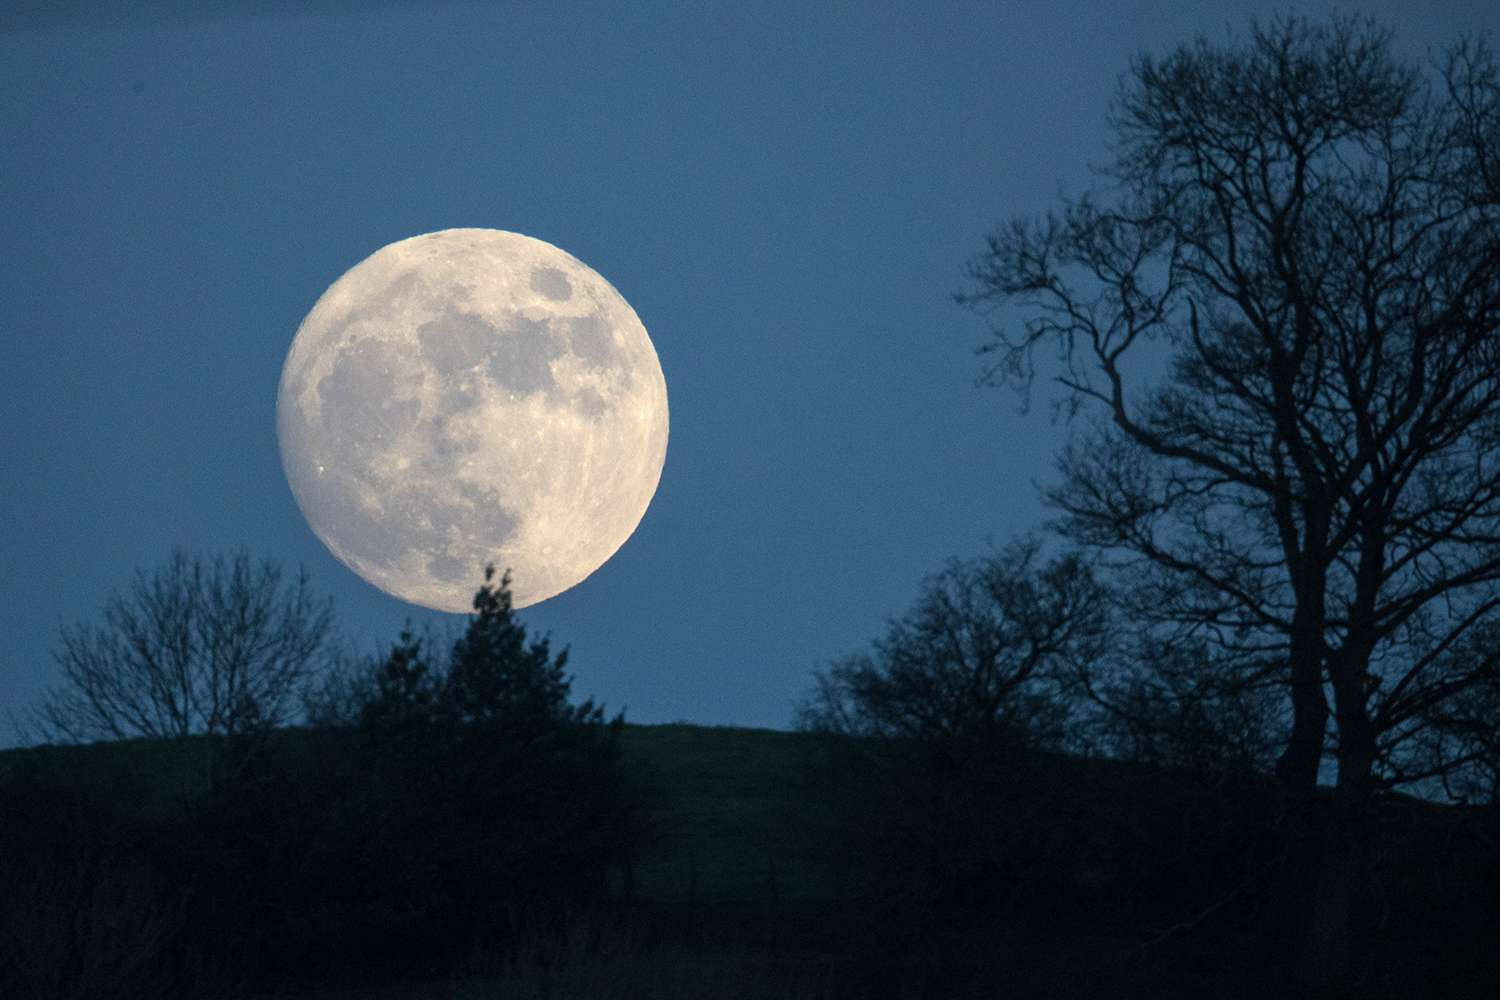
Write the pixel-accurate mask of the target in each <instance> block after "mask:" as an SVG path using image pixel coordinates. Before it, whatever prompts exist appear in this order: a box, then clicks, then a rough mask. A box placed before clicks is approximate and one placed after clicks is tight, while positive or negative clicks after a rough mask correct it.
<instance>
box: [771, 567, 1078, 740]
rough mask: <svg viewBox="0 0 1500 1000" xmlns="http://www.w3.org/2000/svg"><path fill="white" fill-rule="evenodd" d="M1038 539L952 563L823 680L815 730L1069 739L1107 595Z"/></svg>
mask: <svg viewBox="0 0 1500 1000" xmlns="http://www.w3.org/2000/svg"><path fill="white" fill-rule="evenodd" d="M1039 561H1040V549H1039V546H1038V544H1037V543H1036V541H1034V540H1027V541H1021V542H1014V543H1012V544H1011V545H1009V546H1007V547H1006V548H1005V549H1003V550H1002V551H1000V552H998V553H996V554H994V555H992V556H989V557H986V558H980V559H974V560H968V561H960V560H955V561H953V562H951V563H949V564H948V566H947V567H945V568H944V569H943V570H942V571H941V572H939V573H936V574H934V575H932V576H930V577H928V578H927V580H926V581H925V583H924V585H923V588H922V592H921V595H920V596H919V597H918V599H917V601H916V603H915V604H914V605H913V606H912V609H911V610H910V611H909V612H908V613H907V614H906V615H905V616H904V617H902V618H899V619H895V620H893V621H891V622H890V625H889V627H888V628H887V630H886V634H885V636H884V637H883V638H881V639H878V640H876V642H875V643H874V645H873V649H872V650H871V651H869V652H865V653H858V654H854V655H852V656H850V657H848V658H846V659H844V660H843V661H841V662H839V663H836V664H834V665H833V666H832V667H830V668H829V669H828V670H827V671H826V672H821V673H819V674H817V675H816V678H815V687H814V691H813V693H812V695H811V697H810V698H809V699H808V700H807V702H806V703H805V704H804V705H803V706H802V708H801V711H800V724H801V726H802V727H803V728H804V729H809V730H823V731H832V732H837V733H843V734H847V735H854V736H879V737H896V738H901V739H914V740H920V741H927V742H939V743H944V744H947V745H950V746H959V747H961V746H969V747H986V746H995V745H999V744H1004V743H1016V742H1021V743H1028V742H1043V743H1049V744H1053V745H1056V744H1059V743H1061V742H1063V741H1064V739H1065V738H1066V733H1065V731H1064V727H1063V725H1062V714H1063V712H1064V708H1063V706H1064V703H1065V699H1064V698H1063V697H1062V695H1061V687H1062V686H1063V685H1064V684H1065V683H1066V680H1067V678H1068V677H1069V676H1070V675H1071V673H1072V671H1073V669H1074V666H1073V665H1074V664H1076V662H1077V661H1078V660H1080V659H1084V658H1086V657H1087V656H1088V655H1090V653H1089V651H1090V650H1092V649H1093V647H1094V644H1095V643H1096V642H1097V640H1098V638H1099V636H1098V629H1099V626H1100V624H1101V621H1102V618H1101V613H1102V611H1103V594H1102V591H1100V589H1099V588H1098V587H1097V586H1096V585H1095V583H1094V581H1093V577H1092V576H1091V574H1090V572H1089V569H1088V567H1087V566H1086V565H1085V564H1084V563H1083V561H1082V560H1081V559H1079V558H1078V557H1077V555H1066V556H1063V557H1061V558H1059V559H1057V560H1055V561H1053V562H1051V563H1048V564H1046V565H1038V563H1039Z"/></svg>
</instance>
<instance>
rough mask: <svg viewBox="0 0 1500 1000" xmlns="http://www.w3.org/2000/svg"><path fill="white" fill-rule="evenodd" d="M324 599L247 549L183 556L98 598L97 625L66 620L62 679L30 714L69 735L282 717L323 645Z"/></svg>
mask: <svg viewBox="0 0 1500 1000" xmlns="http://www.w3.org/2000/svg"><path fill="white" fill-rule="evenodd" d="M331 625H332V608H331V604H330V603H329V602H328V601H327V600H326V599H323V598H319V597H317V596H316V595H315V594H314V593H313V591H312V589H311V587H310V585H309V581H308V578H307V575H306V573H304V572H301V571H299V572H298V573H297V574H296V576H294V577H290V578H288V577H287V576H286V575H285V574H284V572H283V570H282V569H281V567H280V566H279V565H277V564H276V563H274V562H272V561H269V560H266V561H262V562H259V563H257V562H255V561H253V560H252V559H251V558H250V556H249V555H248V554H247V553H245V552H239V553H236V554H234V555H231V556H228V557H224V556H219V557H215V558H213V559H199V558H194V557H191V556H189V555H188V554H186V553H184V552H181V551H179V552H177V553H174V554H173V556H172V557H171V559H170V560H169V561H168V562H167V563H166V564H165V565H164V566H163V567H161V568H160V569H159V570H158V571H156V572H155V573H153V574H150V575H148V574H146V573H143V572H138V573H137V574H136V578H135V581H134V583H133V585H132V586H131V588H130V589H129V591H128V592H123V593H122V592H118V591H117V592H114V593H112V594H111V595H110V596H109V598H108V599H107V600H106V602H105V605H104V611H103V622H102V624H97V625H88V624H76V625H71V626H64V627H63V628H62V631H61V636H60V642H59V645H58V649H57V652H56V657H57V661H58V665H59V666H60V667H61V669H62V677H63V683H62V684H61V685H60V686H59V687H58V688H57V689H55V690H54V691H53V692H52V693H51V694H50V695H49V696H48V697H47V698H46V699H45V700H44V701H43V702H42V703H41V705H40V706H39V707H38V709H37V711H36V713H35V715H34V718H33V722H34V724H35V726H36V727H37V728H38V729H39V730H40V735H42V736H43V737H46V738H50V739H54V740H62V741H70V742H79V741H88V740H94V739H125V738H130V737H142V736H144V737H154V738H180V737H184V736H188V735H190V734H198V733H206V734H229V735H234V734H239V733H245V732H249V731H252V730H257V729H263V728H267V727H271V726H275V725H278V724H281V723H284V722H286V721H288V720H289V712H290V711H291V710H292V709H293V707H294V705H295V696H296V694H297V692H298V690H299V688H300V686H301V685H302V683H303V682H304V681H305V680H307V679H308V678H310V677H311V676H312V675H313V674H314V673H315V672H316V671H318V670H319V669H321V668H322V667H323V666H324V664H325V662H326V658H327V656H328V655H329V653H330V648H329V633H330V628H331Z"/></svg>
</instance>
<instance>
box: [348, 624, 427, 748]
mask: <svg viewBox="0 0 1500 1000" xmlns="http://www.w3.org/2000/svg"><path fill="white" fill-rule="evenodd" d="M374 680H375V690H374V692H373V696H372V697H371V698H370V700H369V701H367V702H365V704H364V705H363V706H361V708H360V713H359V715H360V723H361V724H362V725H364V726H388V725H403V724H409V723H414V722H425V721H429V720H431V719H432V717H433V713H434V711H435V709H436V707H437V704H436V702H437V683H436V681H435V679H434V677H433V674H432V671H431V665H430V664H429V663H428V660H427V657H426V655H425V653H424V651H423V649H422V640H421V639H418V638H417V637H416V636H414V635H413V634H412V631H411V623H410V622H408V623H407V625H406V627H405V628H404V629H402V630H401V637H400V638H399V639H398V640H397V641H396V644H395V645H394V646H392V647H391V652H390V655H389V656H387V657H386V659H385V662H383V663H382V664H381V665H380V666H379V667H378V668H377V669H376V671H375V678H374Z"/></svg>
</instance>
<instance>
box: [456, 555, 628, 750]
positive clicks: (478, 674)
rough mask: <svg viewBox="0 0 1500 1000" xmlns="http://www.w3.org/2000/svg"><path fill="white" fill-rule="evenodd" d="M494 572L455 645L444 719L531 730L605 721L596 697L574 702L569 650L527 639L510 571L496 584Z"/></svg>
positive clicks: (488, 576) (489, 574)
mask: <svg viewBox="0 0 1500 1000" xmlns="http://www.w3.org/2000/svg"><path fill="white" fill-rule="evenodd" d="M494 575H495V567H494V566H486V567H485V570H484V584H483V585H482V586H480V588H479V591H478V592H477V593H476V594H475V595H474V615H473V617H471V618H470V619H469V627H468V629H467V630H466V631H465V632H464V634H463V636H462V637H460V638H459V640H458V642H456V643H454V646H453V661H452V663H451V665H450V666H449V668H448V676H447V678H446V679H445V681H444V684H443V691H442V702H441V708H442V713H443V715H444V717H445V718H446V719H447V720H449V721H452V722H459V723H501V724H505V725H507V726H512V727H520V728H525V729H531V728H537V727H540V728H549V727H551V726H554V725H556V724H559V723H597V722H600V721H602V719H603V715H604V712H603V709H601V708H599V707H598V706H596V705H595V704H594V703H593V701H592V699H590V700H587V701H585V702H583V703H582V704H581V705H570V704H568V694H569V691H570V689H571V687H572V679H571V678H570V677H568V676H567V675H566V674H565V673H564V672H563V668H564V667H565V666H566V665H567V662H568V650H567V649H566V648H564V649H563V650H562V651H561V652H559V653H558V654H557V655H556V656H553V655H552V647H551V642H550V640H549V639H548V638H547V637H546V636H544V637H542V638H541V639H537V640H535V641H533V642H531V643H529V644H528V643H527V641H526V626H524V625H522V624H521V623H520V622H519V621H517V620H516V617H515V613H514V611H513V610H512V608H511V595H510V572H509V571H508V570H507V571H506V573H505V574H504V575H503V576H501V578H500V582H499V584H498V586H497V585H495V584H493V583H492V582H491V581H492V580H493V579H494Z"/></svg>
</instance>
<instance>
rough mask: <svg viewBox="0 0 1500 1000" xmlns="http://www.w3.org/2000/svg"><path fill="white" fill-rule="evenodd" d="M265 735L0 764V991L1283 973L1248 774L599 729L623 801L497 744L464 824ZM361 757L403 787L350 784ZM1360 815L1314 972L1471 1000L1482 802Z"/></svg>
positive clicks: (690, 984)
mask: <svg viewBox="0 0 1500 1000" xmlns="http://www.w3.org/2000/svg"><path fill="white" fill-rule="evenodd" d="M278 739H280V740H281V741H282V743H283V747H282V749H281V750H280V751H278V753H279V755H280V757H279V759H280V760H281V761H282V766H281V767H280V768H279V769H277V768H272V769H270V770H268V771H265V772H264V773H259V772H257V771H256V768H257V767H259V765H253V766H251V765H245V766H243V767H242V768H241V769H240V770H238V771H235V772H233V773H235V774H236V775H238V776H239V780H240V781H241V784H238V785H235V786H234V787H235V789H236V791H235V792H234V793H233V794H232V795H230V796H229V797H228V799H226V800H225V802H224V803H220V804H218V805H214V806H213V807H212V808H210V806H208V805H206V804H205V803H206V802H207V800H206V799H205V798H204V795H205V794H206V793H205V792H203V791H202V789H205V788H209V787H211V786H213V785H214V783H215V781H216V780H219V781H220V783H221V784H222V781H221V780H220V779H216V778H214V775H215V774H218V775H220V777H222V774H223V773H224V772H222V771H219V772H214V771H213V769H212V767H211V766H210V764H211V763H213V760H217V758H213V760H209V759H208V758H205V757H204V755H203V754H202V753H199V754H197V755H196V756H195V755H194V754H191V753H185V752H184V750H183V748H182V747H172V746H168V745H163V744H150V743H130V744H117V745H111V746H103V745H96V746H94V747H87V748H78V749H70V750H64V749H50V750H46V751H26V752H18V753H9V754H4V755H0V783H3V784H0V790H3V793H4V798H0V810H3V811H0V836H4V837H5V838H7V839H6V842H5V846H6V848H7V850H6V851H5V853H4V854H3V855H0V933H3V935H4V936H3V937H0V947H3V949H4V950H3V951H0V970H3V974H4V976H5V977H6V982H5V984H4V985H5V987H6V989H5V990H3V991H0V994H3V995H4V996H6V997H7V998H12V997H14V998H17V1000H73V998H77V1000H85V998H88V1000H108V998H110V997H114V998H118V1000H128V998H131V997H136V996H140V997H163V998H166V997H173V996H181V997H193V998H204V1000H211V998H216V997H222V998H226V1000H227V998H234V997H270V996H295V997H302V998H307V1000H311V998H328V1000H332V998H341V1000H356V998H359V1000H377V998H379V1000H408V998H411V1000H416V998H428V997H432V998H438V997H448V998H455V1000H457V998H463V1000H468V998H474V1000H478V998H538V1000H541V998H551V1000H571V998H588V1000H610V998H622V1000H623V998H637V997H659V998H664V1000H675V998H690V997H691V998H697V997H714V998H725V1000H741V998H743V1000H751V998H763V997H764V998H772V997H775V998H778V1000H781V998H787V1000H794V998H802V997H806V998H819V1000H822V998H827V1000H844V998H872V1000H873V998H885V997H890V998H927V997H931V998H944V1000H946V998H955V997H1016V998H1020V997H1100V996H1115V997H1136V996H1139V997H1160V998H1171V997H1183V998H1187V997H1193V998H1198V997H1202V996H1206V995H1212V996H1218V997H1231V998H1232V997H1246V998H1251V997H1256V998H1258V997H1268V998H1269V997H1278V998H1279V997H1289V996H1298V995H1312V994H1313V993H1314V992H1316V991H1310V990H1308V989H1307V988H1305V987H1300V986H1298V984H1297V983H1296V981H1295V980H1294V978H1293V977H1292V974H1291V968H1292V962H1291V958H1290V944H1289V941H1290V938H1291V936H1292V935H1291V934H1290V932H1289V931H1288V929H1287V928H1286V927H1285V926H1283V924H1284V921H1283V920H1282V918H1281V916H1280V911H1279V910H1278V904H1277V902H1276V900H1277V898H1278V896H1277V891H1276V878H1277V874H1276V865H1275V857H1276V854H1275V849H1274V834H1273V832H1272V831H1269V830H1267V829H1264V828H1262V827H1263V825H1262V824H1261V823H1260V821H1259V820H1258V819H1257V817H1261V816H1263V815H1265V814H1266V811H1267V807H1266V805H1265V798H1264V797H1265V795H1267V794H1269V793H1268V792H1267V790H1266V788H1265V787H1263V786H1262V785H1260V784H1258V783H1256V782H1255V781H1253V780H1246V781H1243V782H1239V783H1237V782H1234V781H1228V780H1226V779H1224V778H1222V777H1218V778H1212V777H1206V776H1190V775H1162V774H1160V773H1153V772H1150V771H1149V770H1146V769H1141V768H1134V769H1132V768H1127V767H1123V766H1118V765H1109V764H1105V763H1102V762H1083V761H1075V760H1063V759H1057V758H1043V757H1037V758H1028V759H1026V760H1025V761H1008V762H1007V767H1008V770H1006V771H1005V772H1004V774H1005V776H1004V777H997V778H995V780H994V781H992V782H991V783H990V784H989V785H987V786H985V787H982V788H981V787H977V786H976V787H973V788H970V789H968V791H967V792H964V791H963V790H958V791H955V789H952V788H944V787H942V782H941V781H931V780H929V781H926V782H923V783H905V784H903V780H902V778H901V776H900V775H894V776H893V773H892V772H891V771H890V770H889V768H886V769H884V770H881V769H879V768H875V767H874V766H873V765H872V766H871V767H869V768H867V769H866V770H864V771H861V763H860V762H861V761H862V760H866V759H867V758H865V757H864V756H862V755H861V753H860V752H857V751H855V750H850V749H849V748H843V749H839V748H834V749H829V748H828V747H827V746H820V745H816V744H813V743H811V742H810V741H808V740H807V739H804V738H801V737H797V736H794V735H791V734H785V733H772V732H764V731H749V730H736V729H707V728H701V727H692V726H657V727H625V728H624V729H623V730H622V731H620V732H619V734H618V737H617V739H618V750H619V764H620V768H621V777H622V781H623V782H624V784H623V786H622V787H623V788H624V789H625V794H624V797H623V799H620V798H616V799H609V800H607V801H606V799H605V798H603V797H601V796H600V794H599V793H598V789H592V791H591V790H590V789H588V788H584V789H583V790H582V791H580V792H579V794H578V795H575V796H572V797H569V796H566V795H561V794H560V793H562V792H563V791H565V790H566V788H567V787H568V786H567V784H566V781H567V780H573V779H568V778H567V775H566V774H564V773H563V772H557V773H556V774H552V775H551V777H552V778H553V779H555V781H554V782H553V783H552V784H550V785H549V784H548V783H546V782H543V783H540V784H533V783H528V782H519V781H518V779H517V778H516V777H515V774H514V773H513V771H514V769H519V768H523V767H524V760H521V759H516V758H514V757H512V758H511V759H510V760H509V765H510V766H511V767H512V771H506V770H504V769H501V770H497V771H495V772H493V773H490V772H481V773H479V775H478V776H479V777H481V778H485V779H486V780H487V781H488V782H489V787H490V788H491V789H492V791H493V790H494V789H499V791H498V792H496V793H494V794H490V793H486V792H484V791H483V790H479V791H474V792H473V795H474V798H475V799H476V800H477V801H480V802H482V803H484V815H486V816H489V817H494V816H496V815H501V814H503V813H505V810H506V809H507V803H509V804H510V806H509V807H510V808H520V805H519V804H521V803H529V806H528V808H529V809H530V814H531V815H534V816H538V817H541V818H542V819H541V820H538V823H540V825H528V824H527V823H526V822H522V821H520V820H516V821H514V822H511V823H509V825H508V826H506V827H505V829H506V831H508V832H507V833H506V836H505V837H503V838H501V839H499V840H496V839H493V838H492V837H491V832H490V830H489V827H487V826H485V825H484V824H479V825H472V823H471V821H472V820H474V816H472V815H466V814H465V813H464V809H463V807H462V806H452V808H451V810H450V811H449V812H445V811H444V810H443V809H441V808H439V807H438V804H437V803H438V800H436V799H430V798H422V797H421V796H423V795H428V794H431V795H437V794H438V792H437V791H432V792H430V793H429V791H425V790H424V791H422V792H420V793H419V792H418V791H417V790H416V789H418V788H422V789H427V788H429V787H430V788H432V789H438V790H439V791H440V790H442V789H443V788H446V787H447V785H445V781H446V780H447V779H446V778H444V777H442V776H441V775H439V774H437V773H435V772H433V771H431V770H428V771H425V772H424V771H421V770H420V769H419V770H417V771H402V770H401V769H400V768H402V767H406V766H408V765H407V764H404V763H403V764H394V763H393V764H391V765H389V766H390V767H393V768H396V770H393V771H368V770H357V769H356V770H347V769H345V770H341V768H345V767H346V764H347V760H348V759H349V755H350V754H351V753H352V751H350V750H349V749H348V748H347V747H344V746H343V745H342V744H341V743H338V742H337V741H335V742H334V743H333V744H327V745H324V744H318V743H317V741H316V740H314V739H313V738H312V737H310V736H308V735H307V734H301V733H296V732H292V733H287V734H278ZM201 749H202V748H200V750H201ZM360 752H361V753H368V752H369V748H364V749H363V750H361V751H360ZM404 759H405V758H403V760H404ZM412 759H414V760H417V761H419V762H420V761H422V758H421V756H420V754H419V753H414V754H413V755H412ZM341 761H342V762H344V763H340V762H341ZM423 763H424V766H430V765H431V764H432V763H433V762H432V761H425V762H423ZM215 766H217V765H215ZM254 774H259V777H258V778H256V779H255V781H251V780H250V776H251V775H254ZM205 775H207V776H206V777H205ZM372 775H379V776H383V777H384V778H385V779H386V780H388V781H394V780H395V779H396V778H397V777H399V778H400V779H401V781H402V782H407V783H410V784H400V785H399V790H397V791H391V790H389V789H382V788H381V787H378V786H372V787H369V788H364V789H363V790H362V791H361V790H360V789H359V788H356V787H355V786H356V785H357V783H358V781H370V780H372ZM559 775H561V777H559ZM467 777H468V778H469V779H473V778H474V777H475V775H473V774H470V775H468V776H467ZM455 780H456V779H455ZM257 781H258V782H259V784H258V785H257V784H256V782H257ZM455 787H461V786H455ZM252 788H258V789H259V790H258V791H256V792H253V793H252V791H251V789H252ZM585 793H587V794H585ZM413 796H416V798H412V797H413ZM590 796H592V797H590ZM408 799H410V802H408ZM388 800H391V801H394V800H400V802H402V803H407V805H409V806H410V808H407V807H406V806H400V807H398V805H399V803H398V805H392V804H391V801H388ZM579 803H584V804H585V805H586V806H587V808H585V807H584V805H579ZM450 805H451V804H450ZM450 813H451V814H450ZM1387 813H1388V814H1389V815H1388V816H1387V817H1386V818H1384V819H1383V825H1382V838H1383V840H1382V844H1381V848H1380V851H1379V852H1378V854H1377V858H1376V864H1375V869H1376V878H1375V879H1374V882H1373V884H1372V888H1371V891H1370V893H1369V898H1368V900H1366V910H1367V912H1368V915H1369V920H1368V934H1367V939H1366V941H1365V943H1364V946H1363V947H1362V950H1361V953H1360V954H1361V961H1362V963H1363V967H1362V970H1361V973H1360V975H1359V977H1358V982H1357V984H1355V985H1351V986H1350V987H1347V988H1346V989H1345V990H1344V991H1343V995H1346V996H1349V997H1356V996H1357V997H1367V998H1378V997H1392V998H1394V997H1411V996H1421V997H1488V996H1497V995H1500V960H1497V955H1496V952H1497V949H1495V948H1494V947H1493V942H1494V928H1496V927H1497V926H1500V912H1497V906H1496V900H1497V899H1500V852H1496V851H1494V850H1493V847H1494V843H1495V832H1496V829H1497V824H1496V818H1495V816H1494V815H1492V814H1489V813H1486V812H1485V811H1481V810H1470V811H1460V810H1454V809H1437V808H1435V807H1427V806H1425V805H1422V804H1420V803H1414V802H1411V801H1409V800H1391V803H1390V805H1389V807H1388V809H1387ZM47 831H51V832H50V833H48V832H47ZM486 838H491V839H486ZM502 841H503V842H502ZM518 845H520V846H518ZM497 858H498V859H499V860H498V861H497ZM517 873H520V874H517ZM496 879H502V880H503V881H499V882H497V881H496ZM497 886H498V887H499V888H496V887H497ZM466 893H468V895H466ZM496 894H501V895H506V896H508V898H509V899H510V900H512V902H511V903H510V904H508V905H507V904H497V903H496V902H495V899H494V897H495V895H496ZM208 896H213V897H214V898H207V897H208ZM474 913H482V916H480V917H474V916H472V914H474ZM1320 995H1321V994H1320Z"/></svg>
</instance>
